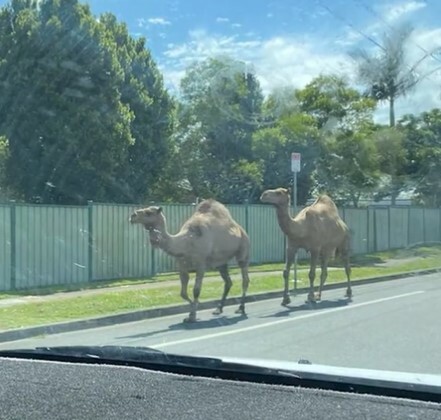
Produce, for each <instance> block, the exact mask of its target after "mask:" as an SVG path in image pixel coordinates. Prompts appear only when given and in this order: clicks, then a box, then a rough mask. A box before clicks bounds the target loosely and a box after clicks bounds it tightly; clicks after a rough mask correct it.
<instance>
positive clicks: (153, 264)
mask: <svg viewBox="0 0 441 420" xmlns="http://www.w3.org/2000/svg"><path fill="white" fill-rule="evenodd" d="M198 201H199V198H196V204H195V205H197V203H198ZM150 205H151V206H154V205H155V202H154V201H152V202H151V203H150ZM148 235H149V236H150V234H149V233H148ZM150 262H151V264H150V277H154V276H155V274H156V260H155V248H154V247H153V246H152V244H150Z"/></svg>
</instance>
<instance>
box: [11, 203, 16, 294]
mask: <svg viewBox="0 0 441 420" xmlns="http://www.w3.org/2000/svg"><path fill="white" fill-rule="evenodd" d="M15 210H16V209H15V203H14V202H12V204H11V284H10V289H11V290H15V289H16V287H17V266H16V261H17V260H16V253H17V237H16V212H15Z"/></svg>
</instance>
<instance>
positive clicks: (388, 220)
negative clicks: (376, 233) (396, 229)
mask: <svg viewBox="0 0 441 420" xmlns="http://www.w3.org/2000/svg"><path fill="white" fill-rule="evenodd" d="M390 208H391V206H388V208H387V248H388V250H390V248H391V247H390V235H391V233H390V231H391V226H390V221H391V218H390Z"/></svg>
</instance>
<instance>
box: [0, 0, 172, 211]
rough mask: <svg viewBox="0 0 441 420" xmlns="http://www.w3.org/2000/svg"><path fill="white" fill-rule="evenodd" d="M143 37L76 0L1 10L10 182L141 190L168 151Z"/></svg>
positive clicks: (62, 190)
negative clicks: (134, 37) (136, 37)
mask: <svg viewBox="0 0 441 420" xmlns="http://www.w3.org/2000/svg"><path fill="white" fill-rule="evenodd" d="M101 20H102V21H101ZM143 42H144V41H143V40H140V41H134V40H132V39H130V38H129V37H128V36H127V29H126V28H125V26H124V25H118V24H116V21H115V19H114V18H112V17H111V16H110V15H106V16H103V17H102V19H96V18H95V17H94V16H93V15H92V14H91V12H90V9H89V7H88V6H86V5H81V4H79V3H78V1H77V0H65V1H64V0H63V1H59V0H43V1H39V2H33V1H25V0H15V1H13V2H12V3H11V5H10V6H9V7H4V8H2V9H1V11H0V56H1V57H2V58H3V60H2V61H1V62H0V80H1V81H2V96H1V97H0V115H1V117H0V134H4V135H6V136H7V138H8V139H9V153H10V155H9V159H8V164H7V178H8V182H9V184H10V185H11V186H12V187H13V188H14V189H15V190H17V191H18V192H21V193H22V194H23V196H24V198H25V200H27V201H36V200H38V201H39V202H51V203H66V204H69V203H84V202H85V201H86V200H88V199H93V200H100V201H129V200H130V201H133V200H139V199H141V197H142V196H144V195H145V194H146V193H147V187H148V184H149V183H150V184H151V183H153V182H154V180H155V178H157V176H158V170H157V167H158V166H159V165H161V162H160V161H158V158H159V159H160V158H161V156H164V155H165V154H166V153H165V152H164V144H165V145H166V144H167V142H166V141H164V138H165V139H166V138H167V136H168V135H169V134H168V133H169V131H170V121H169V114H170V113H169V112H168V110H169V109H170V103H169V101H168V99H167V95H165V94H164V93H162V89H161V88H162V85H161V83H162V79H161V78H160V76H159V74H158V72H157V70H156V68H155V66H154V64H153V63H152V61H151V58H150V56H149V54H148V52H146V51H145V50H144V45H143ZM135 92H136V93H135ZM158 115H162V116H164V118H165V122H164V123H161V124H158V118H159V117H158ZM149 130H150V131H149ZM155 142H156V144H155ZM143 153H145V154H147V155H148V156H149V157H150V160H148V161H147V160H146V159H142V158H137V157H138V156H141V155H142V154H143ZM131 160H132V162H131ZM155 162H156V163H155ZM146 164H148V170H146V166H145V165H146ZM150 174H152V175H151V176H150Z"/></svg>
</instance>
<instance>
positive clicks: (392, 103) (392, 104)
mask: <svg viewBox="0 0 441 420" xmlns="http://www.w3.org/2000/svg"><path fill="white" fill-rule="evenodd" d="M389 125H390V127H395V98H394V97H393V96H391V97H390V98H389Z"/></svg>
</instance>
